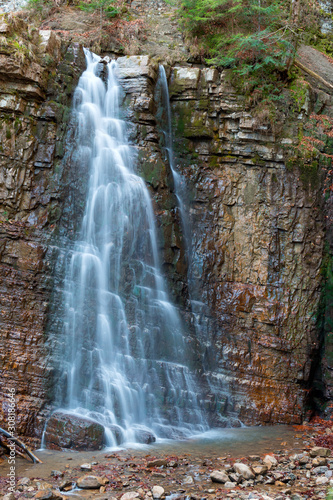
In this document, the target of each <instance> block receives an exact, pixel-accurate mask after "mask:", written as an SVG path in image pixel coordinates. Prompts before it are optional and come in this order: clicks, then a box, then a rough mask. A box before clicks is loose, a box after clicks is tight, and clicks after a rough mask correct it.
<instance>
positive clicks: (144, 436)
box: [134, 428, 156, 444]
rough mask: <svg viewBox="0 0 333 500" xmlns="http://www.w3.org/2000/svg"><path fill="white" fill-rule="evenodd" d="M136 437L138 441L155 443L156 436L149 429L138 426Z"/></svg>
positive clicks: (135, 431)
mask: <svg viewBox="0 0 333 500" xmlns="http://www.w3.org/2000/svg"><path fill="white" fill-rule="evenodd" d="M134 433H135V439H136V441H137V442H138V443H143V444H150V443H155V441H156V437H155V436H154V434H153V433H152V432H150V431H149V430H148V429H140V428H137V429H135V430H134Z"/></svg>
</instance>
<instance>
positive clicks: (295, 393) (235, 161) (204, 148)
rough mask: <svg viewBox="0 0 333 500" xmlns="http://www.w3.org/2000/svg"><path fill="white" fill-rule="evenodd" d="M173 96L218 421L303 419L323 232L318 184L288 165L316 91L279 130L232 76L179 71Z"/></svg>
mask: <svg viewBox="0 0 333 500" xmlns="http://www.w3.org/2000/svg"><path fill="white" fill-rule="evenodd" d="M170 90H171V95H172V109H173V117H174V130H175V136H176V144H177V157H178V168H179V171H180V172H181V173H182V175H183V176H184V177H185V178H186V180H187V183H188V185H189V187H190V193H189V199H190V202H189V203H188V206H189V212H190V221H191V227H192V228H193V232H192V259H191V269H190V281H189V283H190V286H191V290H192V293H191V299H192V310H193V312H194V313H195V317H196V322H197V329H196V330H197V338H198V340H199V342H200V343H201V346H202V358H203V364H204V366H205V367H209V368H208V369H207V372H208V375H207V376H208V377H210V382H211V387H213V386H214V384H215V391H214V392H215V396H212V404H215V410H216V415H217V416H218V415H219V414H222V415H223V413H225V412H227V413H228V412H231V413H232V411H233V410H235V411H236V413H237V414H238V415H239V416H240V418H241V419H242V420H243V421H244V422H245V423H247V424H253V423H259V422H267V423H268V422H271V423H273V422H281V423H291V422H300V421H301V419H302V415H303V410H304V400H305V392H304V389H303V387H304V386H305V385H306V384H307V383H308V381H309V376H310V369H311V355H312V353H313V352H314V350H315V349H316V348H317V346H318V342H317V334H316V330H315V321H314V317H315V314H316V311H317V308H318V301H319V295H320V284H321V277H320V266H321V260H322V251H323V241H324V230H323V214H322V212H321V211H320V206H319V205H320V195H319V192H320V191H319V187H318V186H317V187H315V186H311V185H310V184H309V181H306V180H305V181H304V180H301V179H300V173H299V171H298V168H297V167H295V168H289V167H288V168H287V166H286V164H287V163H286V151H287V148H288V147H290V145H291V144H292V143H293V140H294V138H297V133H298V123H300V120H302V119H303V120H306V119H307V116H308V115H309V113H310V112H311V106H312V105H313V102H314V101H315V99H316V98H317V103H318V99H319V97H318V95H317V96H316V95H311V93H310V92H309V90H307V93H308V94H307V96H308V97H307V99H306V100H305V103H304V104H303V108H302V109H301V112H300V114H298V116H296V113H294V115H293V117H292V118H291V116H290V115H289V118H288V116H287V114H286V113H285V114H284V115H282V116H280V117H279V116H277V118H276V122H278V121H280V123H276V127H275V128H276V130H277V131H276V132H275V131H274V130H272V127H271V126H269V125H268V124H267V123H266V124H265V122H264V120H263V119H259V118H258V117H256V116H255V115H253V114H251V110H250V109H248V108H247V106H246V104H245V101H244V98H243V97H242V96H240V95H238V94H236V93H235V91H234V89H233V88H232V87H231V86H230V84H229V83H228V80H227V78H226V75H225V74H224V73H219V72H217V71H216V70H211V69H207V68H205V69H202V70H201V71H200V75H199V76H198V68H187V69H186V71H184V68H178V67H175V68H173V70H172V75H171V88H170ZM286 99H287V98H286ZM289 99H290V97H289ZM325 99H326V102H330V99H331V98H330V97H329V96H326V97H325ZM325 99H324V100H325ZM288 102H289V101H288ZM311 103H312V104H311ZM287 108H288V106H287ZM291 108H292V102H290V104H289V108H288V109H291ZM277 132H278V133H277ZM296 140H297V139H296ZM318 176H319V174H318ZM223 384H224V385H225V386H228V387H229V396H227V397H221V396H220V394H221V389H219V387H221V385H223ZM216 395H217V397H216ZM213 401H215V402H214V403H213Z"/></svg>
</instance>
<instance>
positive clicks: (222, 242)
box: [0, 20, 323, 436]
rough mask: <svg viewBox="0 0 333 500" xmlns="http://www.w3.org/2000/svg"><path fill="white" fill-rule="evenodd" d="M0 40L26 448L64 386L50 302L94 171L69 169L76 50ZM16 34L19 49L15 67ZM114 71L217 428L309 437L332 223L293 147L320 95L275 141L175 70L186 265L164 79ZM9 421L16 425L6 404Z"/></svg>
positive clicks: (4, 213)
mask: <svg viewBox="0 0 333 500" xmlns="http://www.w3.org/2000/svg"><path fill="white" fill-rule="evenodd" d="M15 23H19V21H15ZM15 23H14V24H15ZM1 30H2V35H3V37H4V38H5V39H6V40H7V41H6V42H3V47H2V49H1V50H0V58H1V61H2V65H1V69H0V71H1V73H0V80H1V81H0V92H1V96H0V112H1V114H0V119H1V122H2V127H1V132H0V133H1V148H2V149H1V151H0V161H1V169H0V175H1V177H0V213H1V227H0V230H1V233H2V239H1V247H0V249H1V250H0V266H1V281H0V300H1V307H0V311H1V315H2V328H1V333H0V335H1V343H0V346H1V347H0V359H1V372H0V376H1V381H0V383H1V385H2V387H4V388H6V387H7V386H8V387H9V386H10V385H11V386H13V385H14V386H15V387H16V389H17V396H16V400H17V405H18V408H17V415H18V420H17V423H18V433H21V434H27V435H39V436H41V431H42V428H43V425H44V424H43V421H44V418H45V415H46V413H47V412H46V411H45V410H43V408H45V405H46V403H47V401H49V402H50V401H52V398H53V396H54V385H55V381H56V374H55V375H54V370H55V368H56V366H57V360H56V357H55V358H52V351H53V349H52V348H53V340H52V330H53V328H54V324H55V323H56V322H57V321H58V320H59V314H58V313H59V309H58V305H59V302H58V301H57V300H58V299H54V298H52V300H51V292H52V289H53V290H56V289H57V288H61V287H62V279H63V274H62V271H63V267H62V263H61V262H60V261H59V259H58V257H59V248H61V247H62V246H66V245H68V244H70V242H71V241H73V240H74V238H75V233H76V231H77V229H78V227H79V226H80V220H81V218H82V213H83V208H84V199H85V186H86V184H87V183H85V180H86V178H87V175H88V172H87V171H86V170H85V169H84V166H80V165H76V166H75V168H71V169H69V168H68V165H69V164H70V163H71V162H70V161H69V160H70V158H71V154H72V151H71V138H72V134H73V133H74V131H73V130H71V127H69V126H68V125H69V120H70V104H71V99H72V95H73V90H74V88H75V85H76V82H77V80H78V77H79V75H80V73H81V72H82V69H83V68H84V65H85V63H84V58H83V53H82V49H81V48H80V47H76V46H67V45H64V44H62V45H61V44H60V42H58V41H57V39H56V38H55V37H54V36H53V35H52V34H51V33H43V32H41V33H38V32H36V33H35V32H32V33H30V32H29V29H28V28H27V27H22V26H21V25H15V26H14V25H13V22H12V24H11V22H9V21H8V20H7V21H6V22H4V23H3V24H2V25H1V26H0V31H1ZM11 30H12V31H11ZM14 31H16V32H20V33H21V35H20V36H21V38H20V40H21V41H22V44H21V45H20V44H19V45H20V47H21V48H20V49H17V51H16V52H15V51H14V53H13V50H12V49H11V50H9V49H8V44H9V46H10V45H11V44H12V45H13V44H14V45H13V46H14V47H15V43H14V42H15V39H12V35H13V32H14ZM23 32H26V33H28V35H29V36H28V37H25V36H23V34H22V33H23ZM29 37H30V38H29ZM40 37H42V38H40ZM29 44H30V45H31V46H30V45H29ZM32 49H33V50H32ZM33 54H35V55H33ZM118 63H119V68H120V70H119V77H120V81H121V84H122V87H123V89H124V116H125V118H126V119H128V120H129V121H130V122H131V125H130V130H129V136H130V140H131V142H132V143H133V144H136V146H137V152H138V159H137V160H138V161H137V164H138V169H139V170H140V173H141V174H142V176H143V177H144V178H145V180H146V182H147V184H148V186H149V187H150V191H151V194H152V198H153V203H154V208H155V211H156V217H157V221H158V237H159V243H160V249H161V254H162V253H163V268H164V271H165V275H166V276H167V278H168V281H169V285H170V288H172V293H171V295H172V296H173V298H174V300H175V302H177V303H178V304H179V306H180V308H181V309H182V311H183V317H184V320H185V321H186V322H187V324H188V331H189V336H190V337H191V341H192V342H193V346H194V350H197V356H198V368H199V369H201V371H202V373H203V372H204V373H205V375H204V376H203V385H205V386H206V388H207V389H206V393H205V405H206V407H207V408H208V409H209V410H210V413H211V415H212V418H211V422H212V423H213V424H217V425H221V424H222V423H223V422H224V417H228V415H229V416H230V415H239V416H240V418H241V419H242V420H243V421H244V422H245V423H248V424H249V423H264V422H265V423H268V422H269V423H274V422H283V423H291V422H299V421H300V420H301V418H302V415H303V414H304V403H305V396H306V389H307V384H308V381H309V377H310V371H311V359H312V354H313V352H314V351H315V349H316V348H317V337H316V332H315V313H316V310H317V306H318V301H319V295H320V282H321V278H320V265H321V259H322V250H323V220H322V218H323V216H322V214H321V212H320V210H319V187H311V186H309V185H307V184H304V182H303V181H302V180H300V178H299V177H300V176H299V171H298V169H297V168H296V167H295V168H294V169H292V170H290V169H288V168H287V167H286V155H285V153H286V150H285V148H286V147H290V146H291V145H292V143H293V142H295V141H297V134H298V128H299V124H300V123H302V121H303V120H307V119H308V115H309V113H310V109H311V105H312V104H311V99H312V100H313V98H314V97H315V96H314V94H311V92H310V91H309V93H308V94H309V95H308V97H309V99H308V100H307V101H306V102H305V103H304V105H303V109H301V110H300V111H299V113H298V115H295V116H294V117H293V118H292V119H288V120H285V125H282V127H280V130H279V133H278V134H277V133H273V132H272V130H270V128H269V126H268V125H263V123H262V122H261V120H260V119H259V118H258V117H256V116H254V115H253V114H251V111H250V110H249V109H248V108H247V105H246V104H245V101H244V98H242V96H240V95H237V94H236V93H235V91H234V89H233V88H232V87H231V85H230V84H229V83H228V82H227V80H226V78H225V75H224V74H223V73H220V72H218V71H216V70H214V69H210V68H199V67H195V66H184V67H174V68H173V69H172V71H171V77H170V89H171V97H172V110H173V117H174V134H175V137H176V140H175V145H176V159H177V168H178V170H179V171H180V172H181V174H182V175H183V177H184V178H185V179H186V182H187V186H188V198H187V201H186V200H185V201H186V207H187V211H188V214H189V221H190V222H191V224H190V225H191V227H192V228H193V230H192V234H191V240H192V245H191V246H192V255H191V257H190V258H189V257H188V256H186V255H185V250H184V248H185V243H184V240H183V237H182V234H181V229H180V227H181V221H180V214H179V210H178V209H177V200H176V196H175V192H174V185H173V179H172V174H171V171H170V168H169V165H168V162H167V159H166V158H167V157H166V154H165V150H164V148H163V139H162V135H161V130H160V129H161V125H160V123H159V122H158V120H157V119H156V116H157V104H156V101H154V93H155V85H156V80H157V69H158V68H157V66H156V65H155V64H153V63H152V62H151V61H150V60H149V58H148V57H147V56H131V57H124V58H119V59H118ZM310 98H311V99H310ZM281 122H282V123H283V122H284V120H283V119H282V120H281ZM54 277H55V279H54ZM55 295H57V293H56V294H55ZM53 297H54V295H53ZM58 297H60V295H59V294H58ZM50 304H51V307H50ZM47 339H49V341H48V346H47V349H46V347H45V342H46V340H47ZM50 389H51V390H50ZM51 407H52V406H50V407H49V409H51ZM1 412H2V413H1V414H0V420H1V421H2V422H3V423H4V426H5V422H6V412H7V397H6V394H4V395H3V397H2V408H1Z"/></svg>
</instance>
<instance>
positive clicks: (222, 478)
mask: <svg viewBox="0 0 333 500" xmlns="http://www.w3.org/2000/svg"><path fill="white" fill-rule="evenodd" d="M210 478H211V480H212V481H213V483H226V482H227V481H229V476H228V475H227V474H226V473H225V471H223V470H214V471H213V472H212V473H211V475H210Z"/></svg>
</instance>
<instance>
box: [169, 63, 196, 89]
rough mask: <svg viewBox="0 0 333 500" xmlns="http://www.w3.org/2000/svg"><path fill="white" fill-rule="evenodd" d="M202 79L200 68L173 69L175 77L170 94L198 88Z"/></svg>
mask: <svg viewBox="0 0 333 500" xmlns="http://www.w3.org/2000/svg"><path fill="white" fill-rule="evenodd" d="M199 77H200V69H199V68H183V67H180V66H176V67H175V68H174V69H173V77H172V84H171V89H170V92H172V91H173V89H174V90H178V89H179V90H185V89H196V88H198V83H199Z"/></svg>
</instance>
